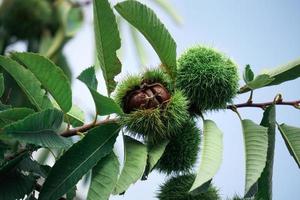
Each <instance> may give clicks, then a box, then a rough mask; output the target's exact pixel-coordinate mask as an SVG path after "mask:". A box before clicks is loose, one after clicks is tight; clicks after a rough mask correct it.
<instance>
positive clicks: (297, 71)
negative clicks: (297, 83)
mask: <svg viewBox="0 0 300 200" xmlns="http://www.w3.org/2000/svg"><path fill="white" fill-rule="evenodd" d="M262 75H264V76H269V78H270V80H269V81H266V82H264V84H262V83H261V84H258V85H257V87H256V88H255V89H257V88H261V87H266V86H272V85H278V84H281V83H283V82H286V81H290V80H294V79H296V78H298V77H300V58H298V59H296V60H294V61H292V62H289V63H287V64H285V65H282V66H279V67H276V68H274V69H270V70H265V71H264V72H263V74H262ZM250 89H251V88H249V87H248V86H247V85H246V86H244V87H242V88H241V90H240V93H244V92H248V91H249V90H250Z"/></svg>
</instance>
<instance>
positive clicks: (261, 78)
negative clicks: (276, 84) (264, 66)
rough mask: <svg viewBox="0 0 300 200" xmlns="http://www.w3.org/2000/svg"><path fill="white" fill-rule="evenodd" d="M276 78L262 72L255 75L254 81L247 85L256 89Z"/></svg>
mask: <svg viewBox="0 0 300 200" xmlns="http://www.w3.org/2000/svg"><path fill="white" fill-rule="evenodd" d="M273 80H274V79H273V78H272V77H271V76H270V75H268V74H261V75H258V76H257V77H255V79H254V80H253V81H250V82H248V83H247V87H248V88H250V89H251V90H255V89H258V88H261V87H264V86H266V85H268V84H269V83H271V82H272V81H273Z"/></svg>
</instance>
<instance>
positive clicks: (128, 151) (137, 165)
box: [113, 136, 147, 194]
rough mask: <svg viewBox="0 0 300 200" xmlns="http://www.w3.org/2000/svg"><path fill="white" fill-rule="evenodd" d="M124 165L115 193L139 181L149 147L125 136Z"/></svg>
mask: <svg viewBox="0 0 300 200" xmlns="http://www.w3.org/2000/svg"><path fill="white" fill-rule="evenodd" d="M124 149H125V156H124V157H125V159H124V167H123V169H122V172H121V175H120V177H119V179H118V182H117V185H116V187H115V189H114V191H113V194H121V193H123V192H125V191H126V190H127V189H128V188H129V186H130V185H131V184H133V183H135V182H136V181H138V180H139V179H140V178H141V177H142V175H143V173H144V170H145V167H146V164H147V147H146V146H145V145H144V144H142V143H141V142H139V141H137V140H134V139H132V138H130V137H129V136H124Z"/></svg>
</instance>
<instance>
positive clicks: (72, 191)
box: [66, 186, 77, 200]
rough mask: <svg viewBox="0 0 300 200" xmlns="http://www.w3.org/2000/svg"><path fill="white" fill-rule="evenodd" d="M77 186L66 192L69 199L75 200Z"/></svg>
mask: <svg viewBox="0 0 300 200" xmlns="http://www.w3.org/2000/svg"><path fill="white" fill-rule="evenodd" d="M76 190H77V188H76V186H74V187H72V188H71V189H70V190H69V192H68V193H67V194H66V197H67V200H74V198H75V197H76Z"/></svg>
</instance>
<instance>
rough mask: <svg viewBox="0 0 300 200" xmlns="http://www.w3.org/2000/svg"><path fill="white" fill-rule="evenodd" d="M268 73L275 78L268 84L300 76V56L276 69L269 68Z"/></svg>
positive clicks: (275, 83)
mask: <svg viewBox="0 0 300 200" xmlns="http://www.w3.org/2000/svg"><path fill="white" fill-rule="evenodd" d="M266 74H268V75H270V77H272V78H273V79H274V80H273V81H272V82H271V83H270V84H268V86H270V85H278V84H280V83H283V82H286V81H290V80H294V79H296V78H298V77H300V58H298V59H296V60H294V61H292V62H289V63H287V64H285V65H282V66H279V67H277V68H275V69H271V70H268V71H266Z"/></svg>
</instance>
